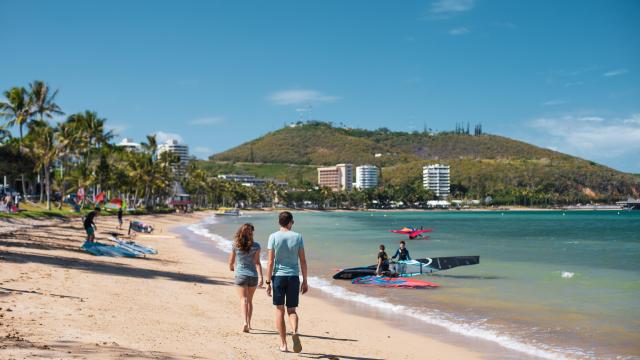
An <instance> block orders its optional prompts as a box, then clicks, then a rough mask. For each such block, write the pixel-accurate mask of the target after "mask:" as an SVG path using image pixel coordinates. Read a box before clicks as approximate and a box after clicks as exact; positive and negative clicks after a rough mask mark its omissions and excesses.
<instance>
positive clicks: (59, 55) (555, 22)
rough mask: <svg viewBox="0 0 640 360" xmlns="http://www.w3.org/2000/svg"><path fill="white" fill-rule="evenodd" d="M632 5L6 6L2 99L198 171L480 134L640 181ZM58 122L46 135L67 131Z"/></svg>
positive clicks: (1, 24)
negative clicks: (365, 138) (300, 152)
mask: <svg viewBox="0 0 640 360" xmlns="http://www.w3.org/2000/svg"><path fill="white" fill-rule="evenodd" d="M639 18H640V1H635V0H628V1H623V0H619V1H609V0H602V1H595V0H582V1H577V0H572V1H570V0H562V1H558V0H554V1H511V0H502V1H500V0H431V1H410V0H407V1H364V0H362V1H360V0H353V1H342V0H326V1H315V2H311V1H226V2H223V1H108V2H97V1H45V0H43V1H31V0H24V1H8V0H0V42H1V43H2V51H1V53H0V90H1V91H5V90H8V89H9V88H11V87H13V86H27V85H28V83H29V82H30V81H33V80H36V79H39V80H44V81H46V82H47V83H49V85H50V86H51V87H53V88H55V89H59V94H58V97H57V102H58V104H60V105H61V107H62V108H63V110H64V111H65V113H66V114H67V115H68V114H72V113H75V112H79V111H84V110H86V109H90V110H95V111H97V112H98V114H99V115H100V116H101V117H104V118H106V119H107V124H108V125H109V127H110V128H111V129H112V130H114V131H115V132H116V133H117V134H118V139H119V138H121V137H129V138H132V139H133V140H134V141H142V140H144V138H145V136H146V135H147V134H151V133H155V134H157V136H158V138H159V140H161V141H164V140H166V139H169V138H175V139H178V140H181V141H183V142H185V143H187V144H188V145H189V146H190V149H191V151H192V153H194V154H195V155H196V156H198V157H200V158H206V157H207V156H209V155H211V154H213V153H216V152H220V151H224V150H226V149H229V148H231V147H234V146H237V145H239V144H241V143H243V142H245V141H249V140H252V139H254V138H256V137H258V136H261V135H263V134H264V133H266V132H269V131H274V130H277V129H279V128H281V127H282V126H284V124H285V123H287V122H294V121H297V120H299V119H302V120H307V119H318V120H323V121H332V122H334V123H336V124H339V123H343V124H345V125H347V126H350V127H361V128H369V129H375V128H379V127H387V128H390V129H393V130H402V131H413V130H419V131H422V130H423V129H424V127H425V126H426V127H428V128H431V129H433V130H436V131H444V130H453V129H454V127H455V124H456V123H458V122H462V123H465V124H466V123H467V122H469V123H471V127H472V128H473V125H474V124H476V123H481V124H482V126H483V129H484V131H485V132H488V133H492V134H498V135H504V136H509V137H512V138H515V139H518V140H523V141H527V142H530V143H533V144H535V145H538V146H542V147H547V148H551V149H554V150H558V151H562V152H566V153H569V154H572V155H576V156H579V157H582V158H586V159H589V160H593V161H596V162H598V163H602V164H605V165H607V166H610V167H612V168H615V169H618V170H622V171H627V172H634V173H640V41H639V40H638V39H640V21H638V19H639ZM63 119H64V118H62V119H56V120H63Z"/></svg>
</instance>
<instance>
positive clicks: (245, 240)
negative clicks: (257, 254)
mask: <svg viewBox="0 0 640 360" xmlns="http://www.w3.org/2000/svg"><path fill="white" fill-rule="evenodd" d="M253 230H254V228H253V225H252V224H251V223H246V224H243V225H242V226H240V228H239V229H238V231H237V232H236V236H235V237H234V240H233V247H235V248H236V249H239V250H240V251H242V252H248V251H249V250H251V247H252V246H253Z"/></svg>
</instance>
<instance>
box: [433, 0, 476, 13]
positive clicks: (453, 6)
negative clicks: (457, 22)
mask: <svg viewBox="0 0 640 360" xmlns="http://www.w3.org/2000/svg"><path fill="white" fill-rule="evenodd" d="M474 5H475V1H474V0H436V1H434V2H433V3H431V7H430V8H429V12H430V13H431V14H435V15H445V16H451V15H454V14H457V13H461V12H465V11H469V10H471V9H473V6H474Z"/></svg>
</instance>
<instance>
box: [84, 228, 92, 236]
mask: <svg viewBox="0 0 640 360" xmlns="http://www.w3.org/2000/svg"><path fill="white" fill-rule="evenodd" d="M84 231H86V232H87V235H88V236H91V235H93V233H94V230H93V227H91V226H89V227H86V228H84Z"/></svg>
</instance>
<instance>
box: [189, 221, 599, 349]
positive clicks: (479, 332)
mask: <svg viewBox="0 0 640 360" xmlns="http://www.w3.org/2000/svg"><path fill="white" fill-rule="evenodd" d="M215 223H217V221H216V219H215V218H211V219H206V220H205V221H203V222H200V223H196V224H193V225H189V226H188V227H187V229H188V230H190V231H191V232H193V233H195V234H197V235H200V236H203V237H206V238H208V239H210V240H213V242H214V243H215V244H216V247H217V248H218V249H219V250H221V251H223V252H224V253H230V252H231V250H232V242H231V240H229V239H226V238H225V237H223V236H220V235H218V234H215V233H213V232H211V231H210V230H209V229H208V228H209V227H211V225H213V224H215ZM265 260H266V259H264V257H263V259H261V262H262V263H263V265H266V264H265ZM309 285H310V286H311V287H312V288H315V289H319V290H320V291H322V292H324V293H326V294H329V295H331V296H332V297H334V298H337V299H340V300H345V301H351V302H355V303H359V304H364V305H367V306H369V307H371V308H374V309H378V310H381V311H385V312H389V313H392V314H403V315H406V316H409V317H411V318H414V319H416V320H419V321H422V322H424V323H427V324H430V325H436V326H439V327H442V328H444V329H446V330H449V331H451V332H453V333H457V334H461V335H464V336H468V337H472V338H478V339H482V340H487V341H490V342H493V343H496V344H498V345H500V346H502V347H504V348H507V349H510V350H514V351H518V352H522V353H525V354H528V355H532V356H537V357H540V358H543V359H569V358H571V357H574V356H575V357H579V358H590V357H592V356H590V355H589V354H586V353H584V352H582V351H580V350H577V349H576V350H575V351H570V350H565V349H561V350H557V349H554V348H552V347H550V346H547V345H543V344H540V343H537V345H538V346H533V345H529V344H526V343H524V342H521V341H518V340H517V339H514V338H512V337H510V336H507V335H502V334H499V333H497V332H496V331H494V330H492V329H490V328H489V326H488V325H485V324H484V323H485V322H486V319H485V320H483V321H478V322H474V323H473V324H469V323H467V324H463V323H459V322H456V321H455V320H454V319H455V318H454V317H452V316H448V315H447V314H444V313H442V312H440V311H438V310H425V309H420V310H419V309H414V308H411V307H408V306H404V305H396V304H392V303H389V302H387V301H385V300H384V299H381V298H376V297H372V296H368V295H364V294H359V293H356V292H353V291H349V290H347V289H346V288H344V287H342V286H338V285H334V284H332V283H331V282H330V281H328V280H325V279H322V278H318V277H315V276H311V277H309ZM460 321H463V320H462V319H460ZM563 352H564V353H563ZM566 353H569V354H566Z"/></svg>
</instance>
